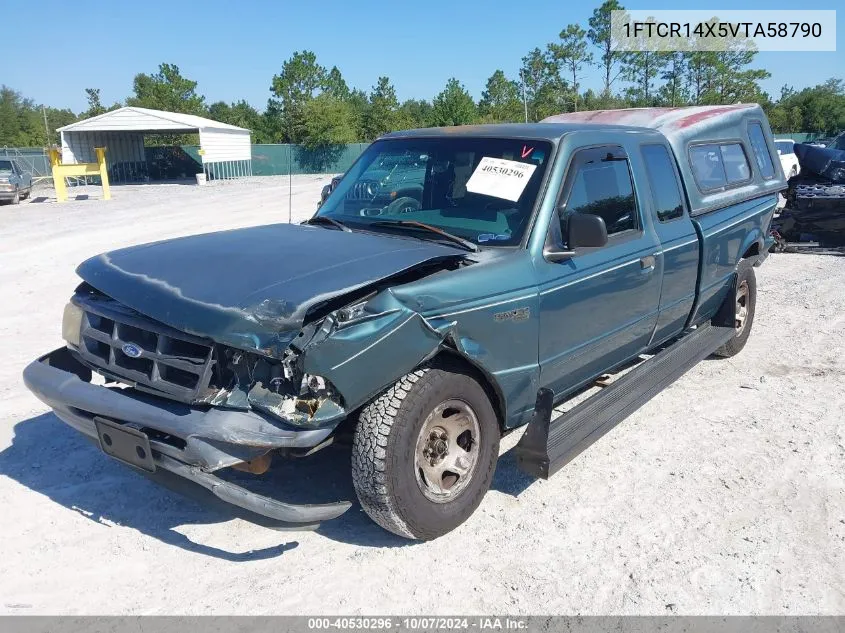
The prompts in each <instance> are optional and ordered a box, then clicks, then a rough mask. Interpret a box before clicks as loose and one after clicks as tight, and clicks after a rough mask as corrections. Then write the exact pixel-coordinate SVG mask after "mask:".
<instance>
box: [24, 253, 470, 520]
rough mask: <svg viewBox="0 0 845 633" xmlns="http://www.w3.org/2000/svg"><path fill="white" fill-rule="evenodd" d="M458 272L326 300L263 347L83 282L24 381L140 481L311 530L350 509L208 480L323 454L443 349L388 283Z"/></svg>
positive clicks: (417, 273)
mask: <svg viewBox="0 0 845 633" xmlns="http://www.w3.org/2000/svg"><path fill="white" fill-rule="evenodd" d="M462 265H464V263H463V258H460V257H458V258H456V257H450V258H445V259H444V258H441V259H437V260H435V261H434V263H430V262H429V263H428V264H427V265H423V266H417V267H414V268H412V269H410V270H404V271H402V272H401V274H399V275H393V276H390V277H389V278H387V279H384V280H381V283H380V284H377V285H370V286H368V287H363V288H356V289H354V291H352V292H350V293H347V294H346V295H342V294H340V293H338V294H337V295H335V296H332V297H330V298H325V299H324V301H322V302H321V303H319V304H317V303H315V304H314V306H313V309H312V310H310V311H309V313H308V314H307V316H306V317H305V318H304V319H303V321H304V323H303V325H302V326H301V327H300V328H299V329H298V330H287V331H285V330H279V329H271V323H272V321H271V320H268V319H266V318H265V319H264V320H263V322H264V323H265V324H266V325H267V329H266V330H265V331H266V333H267V334H266V335H267V337H271V336H272V337H273V338H274V340H275V341H276V343H277V344H276V345H274V346H273V348H272V349H271V348H264V349H260V348H258V346H256V347H255V348H253V349H243V348H236V347H234V346H232V345H229V344H226V343H221V342H218V341H216V340H215V339H213V338H212V337H209V336H201V335H198V334H194V333H187V332H185V331H184V330H182V329H176V328H174V327H171V326H170V325H167V324H165V323H162V322H161V321H157V320H154V319H152V318H150V317H148V316H146V315H145V314H142V313H140V312H139V311H137V310H135V309H133V308H131V307H129V306H127V305H125V304H124V303H123V302H121V301H118V300H116V299H114V298H112V297H110V296H108V295H106V294H104V293H103V292H101V291H100V290H98V289H96V288H94V287H93V286H92V285H90V284H89V283H88V282H85V283H83V284H82V285H81V286H80V287H79V288H78V289H77V292H76V294H75V295H74V296H73V298H72V300H71V302H70V303H69V304H68V306H67V308H66V310H65V315H64V321H63V327H62V331H63V335H64V338H65V339H66V341H67V347H66V348H62V349H60V350H56V351H55V352H52V353H51V354H48V355H46V356H44V357H42V358H40V359H39V360H38V361H36V362H33V363H31V364H30V365H29V366H28V367H27V368H26V370H25V372H24V381H25V383H26V385H27V386H28V388H29V389H30V390H31V391H32V392H33V393H34V394H35V395H36V396H37V397H39V398H40V399H41V400H42V401H43V402H45V403H46V404H48V405H49V406H50V407H52V408H53V410H54V411H55V413H56V415H57V416H58V417H59V418H60V419H62V420H63V421H64V422H66V423H67V424H69V425H70V426H72V427H73V428H75V429H77V430H78V431H80V432H82V433H83V434H84V435H86V436H87V437H88V438H89V439H90V440H92V441H93V442H95V443H98V445H99V446H100V448H101V449H102V450H103V451H104V452H106V453H108V454H109V455H111V456H112V457H115V458H117V459H119V460H120V461H123V462H125V463H128V464H129V465H131V466H133V467H134V468H136V469H137V470H139V471H141V472H143V473H144V474H146V475H148V476H152V477H155V476H156V475H155V474H156V473H157V472H158V473H160V471H167V472H168V473H170V474H172V475H177V476H178V477H181V478H183V479H188V480H190V481H192V482H194V483H196V484H198V485H200V486H201V487H204V488H206V489H207V490H209V491H211V492H212V493H213V494H214V495H216V496H217V497H218V498H220V499H222V500H224V501H226V502H228V503H231V504H234V505H236V506H238V507H241V508H244V509H247V510H248V511H250V512H253V513H258V514H260V515H263V516H265V517H269V518H271V519H273V520H275V521H282V522H285V523H297V524H306V523H314V522H319V521H322V520H326V519H328V518H332V517H334V516H337V515H339V514H340V513H342V512H344V511H345V510H346V509H347V508H348V507H349V502H347V501H342V502H338V503H334V504H326V505H317V506H291V505H290V504H285V503H283V502H280V501H278V500H275V499H271V498H268V497H263V496H261V495H256V494H254V493H252V492H250V491H248V490H246V489H244V488H241V487H239V486H236V485H234V484H232V483H231V482H228V481H226V480H225V479H224V478H221V477H220V476H218V475H216V474H215V473H216V472H217V471H220V470H222V469H226V468H230V467H231V468H235V469H237V470H243V471H247V472H249V473H252V474H262V473H264V472H266V470H267V469H268V468H269V466H270V462H271V459H272V457H273V455H278V454H280V453H281V454H284V455H292V456H295V455H306V454H311V453H313V452H314V451H316V450H319V449H321V448H323V447H325V446H327V445H329V444H330V443H331V442H332V441H333V439H334V435H333V433H334V431H335V429H336V428H337V426H338V425H339V424H340V423H341V422H342V421H343V420H344V419H346V418H347V417H348V416H349V414H350V413H351V412H353V411H354V410H356V409H357V408H358V407H360V406H361V405H363V404H364V403H365V402H366V401H367V400H368V399H369V398H371V397H372V396H374V395H375V394H376V393H378V392H379V391H381V390H382V389H383V388H384V387H385V386H386V385H387V384H389V383H390V382H392V381H393V380H395V379H396V378H397V377H399V376H401V375H403V374H405V373H407V372H408V371H411V370H412V369H413V368H414V367H416V366H417V365H418V364H419V363H420V362H422V361H424V360H425V359H426V358H427V357H429V356H430V355H432V354H434V353H436V351H437V350H438V349H439V347H440V345H441V344H443V342H444V340H445V339H446V338H447V337H448V332H447V331H446V330H443V331H441V330H439V329H437V328H436V327H434V326H432V325H431V324H430V323H429V322H428V321H426V320H425V319H424V318H423V317H422V316H421V315H420V314H419V313H417V312H415V311H413V310H412V309H410V308H408V307H407V306H406V305H404V304H403V303H402V302H400V301H399V300H397V299H396V297H395V296H394V295H393V293H392V291H391V287H392V285H394V284H401V283H404V282H407V281H412V280H414V279H419V278H420V277H423V276H427V275H430V274H433V273H436V272H442V271H444V270H447V269H453V268H456V267H459V266H462ZM252 324H253V326H256V322H255V321H253V322H252ZM233 330H234V327H233V326H230V328H229V331H233ZM285 343H286V345H285ZM280 350H281V351H280ZM95 374H99V375H100V376H102V378H103V380H102V381H99V382H104V384H95V383H96V382H98V381H95V380H94V379H93V377H94V375H95ZM104 438H105V439H104ZM115 438H117V439H116V440H115V442H114V444H112V443H111V442H112V440H113V439H115ZM106 439H107V440H108V442H106ZM121 447H122V448H121ZM139 455H143V456H144V457H143V458H141V457H138V456H139Z"/></svg>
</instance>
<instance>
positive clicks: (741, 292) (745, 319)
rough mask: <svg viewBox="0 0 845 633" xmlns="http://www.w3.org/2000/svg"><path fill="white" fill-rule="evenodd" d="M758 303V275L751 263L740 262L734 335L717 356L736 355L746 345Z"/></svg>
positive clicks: (718, 351)
mask: <svg viewBox="0 0 845 633" xmlns="http://www.w3.org/2000/svg"><path fill="white" fill-rule="evenodd" d="M756 305H757V277H756V275H755V274H754V268H753V267H752V266H751V264H750V263H747V262H744V263H742V264H740V267H739V270H738V271H737V280H736V302H735V305H734V336H733V338H732V339H731V340H729V341H728V342H727V343H725V344H724V345H722V347H720V348H719V349H717V350H716V356H722V357H723V358H729V357H731V356H736V355H737V354H739V353H740V352H741V351H742V348H743V347H745V343H746V342H747V341H748V337H749V335H750V334H751V326H752V325H753V324H754V309H755V307H756Z"/></svg>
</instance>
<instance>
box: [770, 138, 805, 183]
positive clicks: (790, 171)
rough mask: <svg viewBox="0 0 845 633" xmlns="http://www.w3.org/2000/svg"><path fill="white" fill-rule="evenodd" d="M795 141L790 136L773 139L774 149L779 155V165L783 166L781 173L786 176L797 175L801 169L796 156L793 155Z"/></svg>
mask: <svg viewBox="0 0 845 633" xmlns="http://www.w3.org/2000/svg"><path fill="white" fill-rule="evenodd" d="M793 145H795V141H793V140H792V139H791V138H778V139H775V149H777V151H778V156H779V157H780V165H781V167H783V173H784V175H785V176H786V177H787V178H792V177H793V176H797V175H798V172H799V171H801V165H799V164H798V157H797V156H796V155H795V148H794V147H793Z"/></svg>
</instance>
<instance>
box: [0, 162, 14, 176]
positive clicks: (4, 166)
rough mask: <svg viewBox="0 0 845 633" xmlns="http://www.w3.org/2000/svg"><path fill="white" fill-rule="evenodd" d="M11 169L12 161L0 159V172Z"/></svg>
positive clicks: (6, 171)
mask: <svg viewBox="0 0 845 633" xmlns="http://www.w3.org/2000/svg"><path fill="white" fill-rule="evenodd" d="M11 171H12V161H10V160H0V173H9V172H11Z"/></svg>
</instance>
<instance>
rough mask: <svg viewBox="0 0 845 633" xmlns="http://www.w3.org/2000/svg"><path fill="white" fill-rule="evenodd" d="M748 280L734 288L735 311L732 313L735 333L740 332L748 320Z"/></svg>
mask: <svg viewBox="0 0 845 633" xmlns="http://www.w3.org/2000/svg"><path fill="white" fill-rule="evenodd" d="M748 297H749V292H748V282H747V281H743V282H742V283H741V284H740V285H739V288H737V289H736V311H735V315H734V329H735V330H736V335H737V336H739V335H740V334H742V332H743V330H744V329H745V323H746V321H747V320H748Z"/></svg>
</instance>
